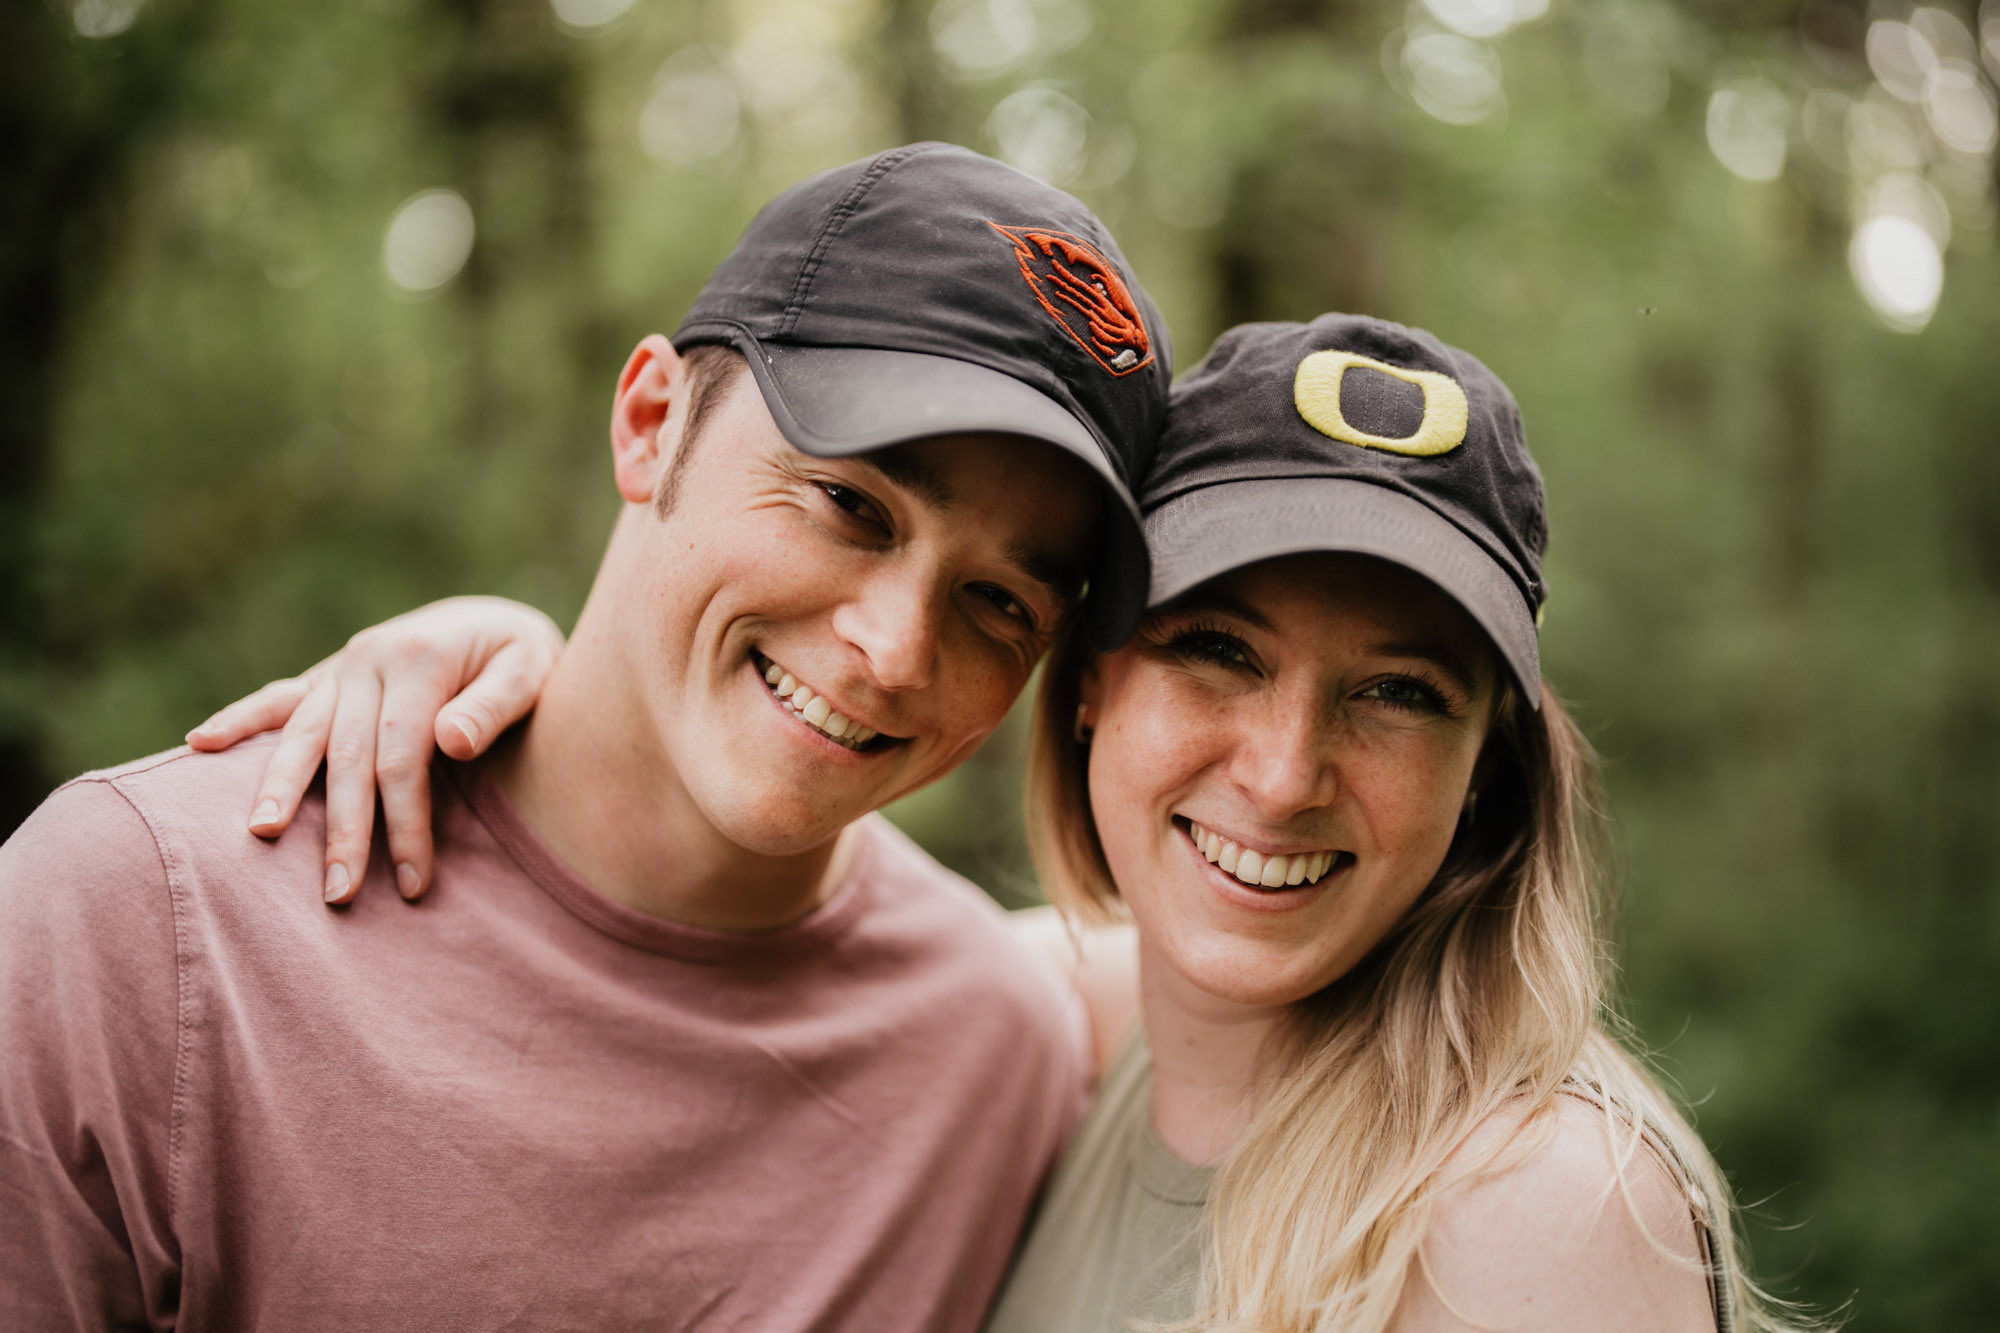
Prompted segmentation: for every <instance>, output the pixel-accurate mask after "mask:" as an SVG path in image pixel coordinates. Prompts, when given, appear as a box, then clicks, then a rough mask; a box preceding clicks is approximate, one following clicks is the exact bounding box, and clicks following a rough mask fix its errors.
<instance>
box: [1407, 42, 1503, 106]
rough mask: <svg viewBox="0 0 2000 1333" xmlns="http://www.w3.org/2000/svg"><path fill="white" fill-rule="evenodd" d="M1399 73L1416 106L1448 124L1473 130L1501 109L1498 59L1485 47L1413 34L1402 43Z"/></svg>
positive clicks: (1496, 54)
mask: <svg viewBox="0 0 2000 1333" xmlns="http://www.w3.org/2000/svg"><path fill="white" fill-rule="evenodd" d="M1403 69H1404V72H1405V73H1406V74H1408V76H1409V87H1410V96H1411V97H1413V98H1415V99H1416V103H1417V105H1418V106H1420V107H1422V108H1423V109H1424V110H1425V111H1426V112H1428V113H1429V114H1430V115H1432V116H1434V117H1436V118H1437V119H1439V120H1441V121H1444V122H1445V123H1446V124H1448V125H1476V124H1478V123H1479V122H1480V121H1482V120H1486V119H1488V118H1489V117H1491V116H1492V115H1493V114H1494V113H1495V112H1497V111H1499V110H1500V109H1501V107H1502V106H1503V105H1505V98H1504V96H1503V94H1502V92H1501V87H1500V56H1499V54H1498V53H1497V52H1495V51H1494V50H1493V48H1492V47H1490V46H1488V45H1486V44H1485V43H1484V42H1475V41H1471V40H1469V39H1467V38H1464V37H1460V36H1458V35H1457V34H1456V33H1449V32H1424V33H1417V34H1414V35H1413V36H1411V38H1410V39H1409V40H1408V41H1407V42H1405V43H1404V44H1403Z"/></svg>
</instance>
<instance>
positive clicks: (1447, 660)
mask: <svg viewBox="0 0 2000 1333" xmlns="http://www.w3.org/2000/svg"><path fill="white" fill-rule="evenodd" d="M1368 656H1370V657H1414V658H1416V659H1417V660H1418V661H1421V662H1428V663H1430V664H1431V665H1432V666H1434V667H1436V668H1437V669H1438V670H1439V671H1442V672H1444V673H1445V675H1447V676H1450V677H1451V679H1452V683H1453V684H1455V685H1457V686H1458V687H1459V688H1460V689H1462V690H1464V691H1465V692H1466V693H1467V694H1468V695H1471V696H1472V697H1474V698H1477V697H1478V696H1479V678H1478V676H1477V675H1475V674H1474V672H1473V670H1472V667H1471V664H1470V663H1468V662H1467V661H1466V660H1465V659H1464V657H1462V656H1460V655H1459V654H1458V653H1455V652H1453V651H1452V650H1451V649H1450V648H1449V647H1447V646H1446V645H1444V644H1442V643H1430V642H1421V643H1375V644H1370V645H1369V646H1368Z"/></svg>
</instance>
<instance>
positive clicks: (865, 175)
mask: <svg viewBox="0 0 2000 1333" xmlns="http://www.w3.org/2000/svg"><path fill="white" fill-rule="evenodd" d="M928 146H929V145H927V144H911V145H910V146H909V147H907V148H898V149H895V150H893V151H891V152H887V153H884V154H882V156H880V157H878V158H876V159H875V160H874V161H873V162H870V163H869V164H868V170H866V171H864V172H862V173H861V178H860V179H859V180H857V181H855V182H854V184H853V185H851V186H849V187H848V190H847V193H846V194H844V195H842V196H841V199H840V202H839V203H837V204H835V205H834V206H833V212H831V213H829V214H828V215H827V219H826V223H825V225H823V226H821V227H820V229H819V235H818V236H817V237H816V238H814V240H813V248H812V250H811V251H810V252H809V253H808V254H807V255H806V261H805V263H803V264H801V265H800V266H799V276H798V278H797V280H796V281H794V282H793V283H792V291H791V295H789V296H787V297H786V298H785V310H784V313H783V314H782V315H780V316H779V317H778V328H777V331H776V332H775V334H774V335H773V336H774V337H779V338H788V337H790V336H791V333H792V330H793V328H795V327H796V326H797V325H798V322H799V316H800V315H801V314H802V313H804V311H805V304H806V297H807V295H808V294H809V293H810V292H811V290H812V284H813V279H814V278H816V277H818V276H819V266H820V261H821V260H823V259H825V257H826V251H827V247H828V246H830V245H832V244H833V240H834V237H835V236H837V235H839V233H840V229H841V228H842V227H844V226H846V225H847V219H849V218H850V217H852V216H854V210H855V209H857V208H859V207H861V201H862V199H864V198H866V197H867V194H868V192H869V191H870V190H872V189H874V188H875V183H876V182H877V181H879V180H881V179H882V177H884V176H886V175H888V174H889V172H891V171H893V170H894V169H895V168H896V167H898V166H900V165H901V164H902V162H903V161H904V160H905V159H906V158H909V157H910V156H912V155H914V154H915V153H917V152H918V151H919V150H921V149H923V148H926V147H928Z"/></svg>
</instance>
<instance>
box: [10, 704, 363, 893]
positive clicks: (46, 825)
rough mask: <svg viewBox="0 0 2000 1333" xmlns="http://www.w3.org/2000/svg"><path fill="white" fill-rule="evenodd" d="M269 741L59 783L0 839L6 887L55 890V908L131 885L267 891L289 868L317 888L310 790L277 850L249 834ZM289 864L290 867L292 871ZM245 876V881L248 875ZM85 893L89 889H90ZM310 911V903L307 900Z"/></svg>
mask: <svg viewBox="0 0 2000 1333" xmlns="http://www.w3.org/2000/svg"><path fill="white" fill-rule="evenodd" d="M276 743H277V738H276V737H275V736H265V737H258V738H256V739H254V740H251V741H247V742H245V743H244V744H242V745H239V746H237V747H235V748H233V749H230V750H226V751H223V752H221V753H219V754H197V753H195V752H193V751H190V750H187V749H185V748H182V749H174V750H168V751H164V752H162V753H160V754H155V755H148V756H147V757H145V758H143V759H135V760H132V761H131V762H129V763H125V764H120V765H118V766H116V767H113V768H104V769H97V770H94V771H92V772H88V773H84V774H81V775H79V776H77V777H75V778H72V779H70V780H69V781H68V782H65V783H64V784H63V785H62V786H60V787H58V788H57V789H56V790H55V791H54V792H53V793H51V794H50V795H49V797H48V799H47V800H45V801H43V802H42V804H41V806H40V807H38V808H37V809H36V810H35V812H34V813H33V814H31V815H30V816H29V817H28V819H27V820H26V822H24V823H23V824H22V825H21V827H20V828H19V829H18V830H17V831H16V832H15V833H14V835H13V836H12V837H11V838H9V839H8V841H7V845H6V852H7V856H6V859H5V861H4V863H0V865H4V870H5V874H6V876H7V878H8V879H9V881H10V884H11V887H12V888H17V889H20V890H21V891H22V892H32V891H33V890H31V889H29V888H27V887H26V884H24V881H25V882H26V883H32V884H51V883H59V884H61V885H62V886H63V890H62V892H63V894H64V895H67V897H66V899H65V901H69V902H76V901H80V900H82V899H84V898H88V897H90V896H92V895H93V894H94V893H96V892H97V891H101V892H102V893H104V894H109V895H114V896H119V895H124V894H127V893H129V892H131V891H132V888H133V886H136V885H138V884H141V883H148V882H151V883H163V884H165V885H167V886H168V887H170V888H171V889H172V890H174V891H175V892H176V893H186V892H190V891H192V890H194V889H195V888H197V887H198V886H200V885H203V884H210V885H213V884H229V883H239V882H247V881H248V880H250V879H253V878H254V879H255V880H257V881H258V882H260V883H264V884H268V883H270V881H271V879H272V877H273V876H275V875H282V874H284V873H286V870H287V868H294V869H296V870H297V871H298V873H300V874H302V875H304V876H305V877H306V878H307V879H308V880H309V881H310V882H311V883H312V884H314V885H315V886H316V884H317V878H316V877H317V874H318V862H319V860H320V857H319V855H318V854H317V851H318V847H319V846H321V845H323V843H324V833H323V824H324V818H323V814H322V802H321V800H320V797H319V795H318V792H317V789H315V790H314V792H312V793H311V794H309V795H308V797H307V799H306V800H305V801H304V802H303V803H302V804H301V806H300V809H299V813H298V815H297V817H296V818H295V819H294V821H293V824H292V827H291V828H290V829H289V830H288V831H287V833H286V834H285V836H284V837H283V838H282V839H280V840H278V841H277V842H266V841H263V840H261V839H258V838H256V837H254V836H252V835H251V833H250V831H249V828H248V823H249V816H250V808H251V803H252V801H253V800H254V799H255V797H256V793H257V787H258V784H259V782H260V781H261V779H262V777H263V772H264V765H265V763H266V761H267V760H268V759H269V757H270V752H271V749H272V747H273V746H275V745H276ZM294 863H296V864H294ZM253 870H254V872H255V874H254V876H253V875H250V874H247V873H245V872H250V871H253ZM93 886H95V889H93ZM311 900H312V901H313V902H315V903H317V901H318V899H317V894H313V895H311Z"/></svg>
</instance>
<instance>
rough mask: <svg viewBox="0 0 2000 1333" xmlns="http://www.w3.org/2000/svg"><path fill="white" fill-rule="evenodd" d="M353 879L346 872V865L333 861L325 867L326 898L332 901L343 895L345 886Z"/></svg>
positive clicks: (345, 889) (345, 890)
mask: <svg viewBox="0 0 2000 1333" xmlns="http://www.w3.org/2000/svg"><path fill="white" fill-rule="evenodd" d="M353 882H354V880H353V879H352V877H350V876H349V875H348V873H347V867H346V866H344V865H342V864H340V862H338V861H335V862H334V863H333V864H332V865H330V866H328V867H327V868H326V900H327V901H328V902H333V901H335V900H336V899H338V898H340V897H342V896H344V895H345V894H346V892H347V886H348V885H349V884H352V883H353Z"/></svg>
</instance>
